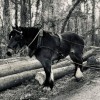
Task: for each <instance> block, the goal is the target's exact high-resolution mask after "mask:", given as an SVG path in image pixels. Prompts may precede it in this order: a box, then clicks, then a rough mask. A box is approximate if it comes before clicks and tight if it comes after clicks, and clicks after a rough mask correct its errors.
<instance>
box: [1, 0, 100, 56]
mask: <svg viewBox="0 0 100 100" xmlns="http://www.w3.org/2000/svg"><path fill="white" fill-rule="evenodd" d="M16 25H18V26H23V27H33V26H38V27H43V28H44V30H47V31H51V32H53V33H54V34H55V33H57V34H63V32H67V31H72V32H75V33H77V34H79V35H80V36H82V38H83V39H84V41H85V47H89V46H100V0H0V58H6V55H5V51H6V47H7V42H8V34H9V32H10V31H11V30H12V26H16ZM21 55H24V56H25V52H24V53H23V54H21Z"/></svg>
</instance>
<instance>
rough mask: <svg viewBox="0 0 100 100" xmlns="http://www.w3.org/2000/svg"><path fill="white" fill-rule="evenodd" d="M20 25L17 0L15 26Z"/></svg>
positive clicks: (16, 0) (16, 1)
mask: <svg viewBox="0 0 100 100" xmlns="http://www.w3.org/2000/svg"><path fill="white" fill-rule="evenodd" d="M17 25H18V0H15V26H17Z"/></svg>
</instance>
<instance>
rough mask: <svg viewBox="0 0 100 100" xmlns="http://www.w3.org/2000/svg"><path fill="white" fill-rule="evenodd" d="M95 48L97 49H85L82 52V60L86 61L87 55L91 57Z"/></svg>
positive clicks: (94, 52)
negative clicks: (84, 51) (85, 50)
mask: <svg viewBox="0 0 100 100" xmlns="http://www.w3.org/2000/svg"><path fill="white" fill-rule="evenodd" d="M96 50H97V48H95V49H91V50H89V51H87V52H86V53H84V55H83V61H87V59H88V58H89V57H91V56H93V55H96Z"/></svg>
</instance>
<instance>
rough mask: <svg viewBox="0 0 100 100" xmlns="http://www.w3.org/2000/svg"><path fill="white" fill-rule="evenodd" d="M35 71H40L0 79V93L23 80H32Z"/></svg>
mask: <svg viewBox="0 0 100 100" xmlns="http://www.w3.org/2000/svg"><path fill="white" fill-rule="evenodd" d="M37 71H40V70H39V69H36V70H31V71H25V72H22V73H18V74H13V75H9V76H5V77H1V78H0V91H3V90H6V89H9V88H12V87H15V86H17V85H20V84H21V83H22V82H24V81H25V80H30V79H33V78H34V76H35V74H36V72H37Z"/></svg>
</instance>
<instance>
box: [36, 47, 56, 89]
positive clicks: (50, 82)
mask: <svg viewBox="0 0 100 100" xmlns="http://www.w3.org/2000/svg"><path fill="white" fill-rule="evenodd" d="M36 58H37V59H38V60H39V61H40V62H41V64H42V66H43V68H44V71H45V74H46V79H45V82H44V84H43V85H44V87H50V88H51V89H52V88H53V86H54V75H53V72H52V68H51V65H52V53H51V51H49V50H48V49H47V50H42V51H41V52H40V53H39V55H37V56H36Z"/></svg>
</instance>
